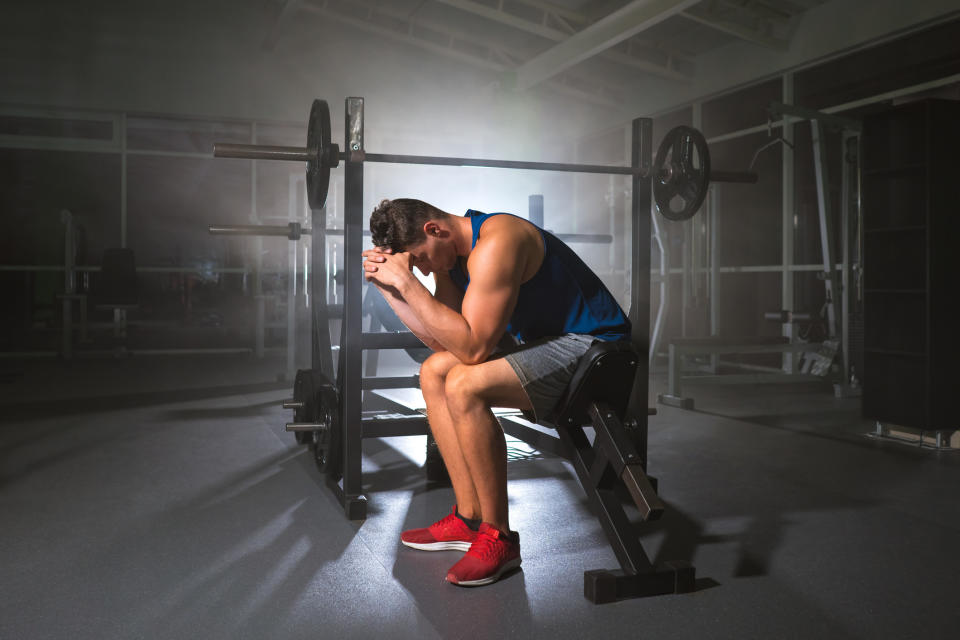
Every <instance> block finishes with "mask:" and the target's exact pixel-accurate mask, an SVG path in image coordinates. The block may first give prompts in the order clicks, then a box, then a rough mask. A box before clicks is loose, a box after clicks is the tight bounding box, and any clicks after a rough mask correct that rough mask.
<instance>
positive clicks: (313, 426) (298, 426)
mask: <svg viewBox="0 0 960 640" xmlns="http://www.w3.org/2000/svg"><path fill="white" fill-rule="evenodd" d="M285 429H286V430H287V431H327V430H328V429H330V425H326V424H317V423H315V422H288V423H287V426H286V427H285Z"/></svg>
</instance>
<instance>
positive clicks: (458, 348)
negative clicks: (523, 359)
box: [397, 228, 527, 364]
mask: <svg viewBox="0 0 960 640" xmlns="http://www.w3.org/2000/svg"><path fill="white" fill-rule="evenodd" d="M523 242H524V239H523V238H522V237H521V236H519V235H518V234H514V233H510V232H509V230H507V229H503V230H499V229H498V230H496V231H494V229H493V228H491V229H490V230H489V231H488V233H486V234H484V236H482V238H481V240H480V241H479V242H477V245H476V247H475V248H474V250H473V252H472V253H471V254H470V258H469V261H468V269H469V271H470V286H469V287H468V288H467V292H466V294H465V295H464V297H463V303H462V306H461V312H460V313H458V312H457V311H455V310H454V309H451V308H450V307H448V306H447V305H445V304H442V303H441V302H440V301H439V300H437V299H436V298H434V297H433V296H431V295H430V292H429V291H428V290H427V289H426V287H424V286H423V285H422V284H421V283H420V282H419V281H418V280H417V279H416V278H414V277H410V278H401V279H398V280H397V288H398V292H399V294H400V295H401V296H402V298H403V299H404V300H405V301H406V302H407V304H408V305H409V307H410V309H411V310H412V311H413V313H414V314H415V315H416V317H417V319H418V320H419V321H420V323H421V325H422V326H423V327H424V329H425V330H426V331H427V332H429V334H430V335H431V336H432V337H433V338H434V339H435V340H436V341H437V342H439V343H440V344H441V345H443V347H444V348H446V350H447V351H449V352H450V353H452V354H453V355H454V356H456V357H457V359H458V360H460V361H461V362H463V363H465V364H479V363H481V362H484V361H485V360H486V359H487V358H488V357H490V354H491V353H492V352H493V349H494V347H496V345H497V343H498V341H499V340H500V339H501V337H502V336H503V333H504V331H505V330H506V328H507V324H508V323H509V320H510V315H511V314H512V313H513V309H514V307H515V306H516V303H517V294H518V292H519V289H520V278H521V276H522V274H523V272H524V270H525V268H526V260H527V255H526V253H525V251H524V247H523ZM411 275H412V274H411ZM438 281H439V280H438Z"/></svg>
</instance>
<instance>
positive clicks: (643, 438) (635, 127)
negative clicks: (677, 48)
mask: <svg viewBox="0 0 960 640" xmlns="http://www.w3.org/2000/svg"><path fill="white" fill-rule="evenodd" d="M652 138H653V120H651V119H650V118H636V119H634V121H633V123H632V126H631V139H630V164H631V166H633V167H634V168H636V169H639V170H640V171H638V172H637V173H635V174H634V175H633V178H632V180H631V188H632V196H631V202H630V221H631V223H630V226H631V230H630V253H631V256H632V259H631V263H630V272H631V278H630V312H629V318H630V325H631V341H632V342H633V346H634V348H635V349H636V352H637V354H638V355H639V356H640V359H639V362H638V363H637V373H636V376H635V378H634V382H633V392H632V393H631V394H630V403H629V407H628V410H627V413H628V414H629V415H631V416H635V417H636V420H637V426H636V429H635V430H634V433H635V434H636V437H635V439H634V443H635V445H636V448H637V453H639V454H640V459H641V462H642V463H643V465H644V467H645V466H646V462H647V393H648V384H649V375H650V351H649V349H650V233H651V229H650V225H651V222H650V211H651V207H652V206H653V202H652V200H653V190H652V184H651V180H649V179H643V178H641V177H640V175H641V174H642V173H644V172H645V171H646V170H648V168H649V166H650V163H651V161H652V158H653V140H652Z"/></svg>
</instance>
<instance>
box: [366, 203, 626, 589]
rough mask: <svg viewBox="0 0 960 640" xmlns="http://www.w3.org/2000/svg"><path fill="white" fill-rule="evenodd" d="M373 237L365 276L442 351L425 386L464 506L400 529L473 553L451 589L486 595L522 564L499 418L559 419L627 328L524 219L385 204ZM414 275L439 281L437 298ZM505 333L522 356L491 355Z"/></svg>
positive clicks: (571, 257)
mask: <svg viewBox="0 0 960 640" xmlns="http://www.w3.org/2000/svg"><path fill="white" fill-rule="evenodd" d="M370 231H371V233H372V234H373V244H374V248H373V249H370V250H367V251H364V252H363V256H364V258H365V262H364V271H365V277H366V279H367V280H368V281H370V282H372V283H373V284H375V285H376V286H377V287H378V288H379V289H380V291H381V293H383V295H384V297H385V298H386V300H387V302H389V304H390V306H391V307H392V308H393V310H394V311H395V312H396V313H397V315H398V316H399V317H400V319H401V320H402V321H403V322H404V324H406V326H407V327H408V328H409V329H410V331H412V332H413V333H414V334H416V336H417V337H418V338H420V339H421V340H422V341H423V343H424V344H425V345H427V346H428V347H430V348H431V349H433V350H434V353H433V354H432V355H431V356H430V357H429V358H427V360H426V361H425V362H424V363H423V365H422V366H421V369H420V388H421V390H422V392H423V398H424V400H425V402H426V405H427V419H428V420H429V423H430V430H431V432H432V433H433V437H434V438H435V439H436V441H437V445H438V447H439V450H440V454H441V456H442V457H443V460H444V463H445V464H446V467H447V471H448V472H449V474H450V480H451V483H452V485H453V491H454V494H455V496H456V500H457V502H456V505H455V506H454V508H453V512H452V513H451V514H450V515H448V516H447V517H446V518H443V519H442V520H439V521H438V522H436V523H434V524H433V525H431V526H429V527H427V528H424V529H414V530H411V531H405V532H403V534H402V535H401V541H402V542H403V544H405V545H407V546H409V547H413V548H415V549H423V550H428V551H438V550H444V549H458V550H464V551H466V552H467V553H466V555H465V556H464V557H463V559H462V560H460V561H459V562H457V563H456V564H455V565H454V566H453V567H452V568H451V569H450V571H449V572H448V573H447V580H448V581H449V582H451V583H453V584H457V585H462V586H479V585H483V584H489V583H491V582H494V581H496V580H498V579H499V578H500V577H501V576H502V575H503V574H504V573H506V572H507V571H510V570H511V569H514V568H516V567H519V566H520V538H519V535H518V534H517V533H516V532H514V531H511V530H510V522H509V517H508V509H507V457H506V443H505V441H504V435H503V430H502V429H501V427H500V423H499V422H498V421H497V419H496V418H495V417H494V415H493V412H492V411H491V407H512V408H517V409H521V410H523V411H524V413H525V414H526V415H527V416H528V417H529V418H530V419H532V420H537V421H539V420H550V419H551V418H552V417H553V416H552V410H553V408H554V405H555V404H556V402H557V400H558V399H559V397H560V395H561V394H562V393H563V391H564V389H565V388H566V386H567V383H568V382H569V380H570V377H571V376H572V374H573V372H574V370H575V369H576V366H577V362H578V361H579V359H580V357H581V356H582V355H583V354H584V353H585V352H586V351H587V349H588V348H589V347H590V345H591V344H593V343H594V342H595V341H597V340H623V339H628V338H629V336H630V322H629V320H628V319H627V317H626V315H625V314H624V312H623V310H622V309H621V308H620V306H619V305H618V304H617V303H616V301H615V300H614V298H613V296H612V295H611V294H610V292H609V291H607V289H606V288H605V287H604V286H603V283H602V282H601V281H600V279H599V278H598V277H597V276H596V275H595V274H594V273H593V272H592V271H590V269H589V268H588V267H587V266H586V265H585V264H584V263H583V261H582V260H580V258H579V257H578V256H577V255H576V254H575V253H574V252H573V251H572V250H571V249H570V248H569V247H567V246H566V245H565V244H563V243H562V242H561V241H560V240H558V239H557V238H556V237H554V236H553V235H551V234H550V233H548V232H546V231H543V230H541V229H539V228H538V227H536V226H535V225H533V224H531V223H530V222H527V221H526V220H524V219H523V218H519V217H517V216H513V215H510V214H499V213H493V214H485V213H480V212H479V211H473V210H469V211H467V213H466V215H465V216H463V217H460V216H453V215H451V214H449V213H446V212H444V211H441V210H440V209H437V208H436V207H434V206H432V205H430V204H427V203H426V202H422V201H420V200H413V199H397V200H384V201H383V202H381V203H380V205H379V206H378V207H377V208H376V209H375V210H374V211H373V213H372V215H371V217H370ZM413 267H417V268H418V269H419V270H420V271H421V272H422V273H423V274H424V275H430V274H431V273H433V274H434V277H435V280H436V290H435V292H434V293H433V294H432V295H431V293H430V291H429V290H428V289H427V288H426V287H425V286H423V284H421V283H420V281H419V280H418V279H417V278H416V277H415V276H414V275H413V272H412V269H413ZM505 336H507V337H509V336H513V337H514V338H516V339H517V340H519V342H520V345H519V346H514V347H512V348H507V349H506V350H505V351H503V352H495V349H496V348H497V346H498V344H500V343H501V339H502V338H504V337H505ZM511 342H512V341H511Z"/></svg>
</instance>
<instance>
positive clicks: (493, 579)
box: [450, 558, 520, 587]
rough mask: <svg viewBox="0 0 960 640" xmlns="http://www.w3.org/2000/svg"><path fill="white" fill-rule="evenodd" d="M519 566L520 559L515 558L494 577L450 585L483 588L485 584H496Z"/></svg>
mask: <svg viewBox="0 0 960 640" xmlns="http://www.w3.org/2000/svg"><path fill="white" fill-rule="evenodd" d="M519 566H520V558H514V559H513V560H511V561H510V562H507V563H505V564H504V565H503V566H502V567H500V570H499V571H497V572H496V573H495V574H493V575H492V576H489V577H487V578H480V579H479V580H463V581H461V582H451V583H450V584H455V585H457V586H458V587H482V586H483V585H485V584H490V583H491V582H496V581H497V580H499V579H500V577H501V576H502V575H503V574H505V573H506V572H507V571H512V570H513V569H516V568H517V567H519Z"/></svg>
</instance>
